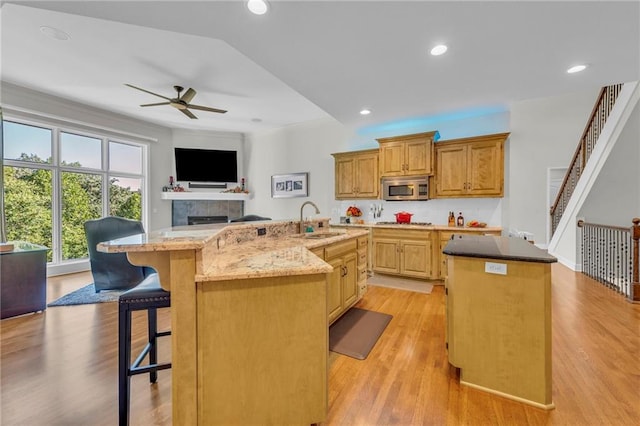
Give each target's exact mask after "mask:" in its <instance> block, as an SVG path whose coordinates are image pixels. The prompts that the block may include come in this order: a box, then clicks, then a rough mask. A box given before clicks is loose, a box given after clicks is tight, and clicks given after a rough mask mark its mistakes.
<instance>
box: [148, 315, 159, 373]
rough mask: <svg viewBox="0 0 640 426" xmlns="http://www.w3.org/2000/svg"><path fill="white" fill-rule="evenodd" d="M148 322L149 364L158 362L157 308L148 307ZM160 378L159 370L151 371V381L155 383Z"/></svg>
mask: <svg viewBox="0 0 640 426" xmlns="http://www.w3.org/2000/svg"><path fill="white" fill-rule="evenodd" d="M147 324H148V326H149V344H150V345H151V347H150V348H149V365H155V364H157V363H158V314H157V312H156V308H149V309H147ZM156 380H158V372H157V371H155V370H154V371H152V372H150V373H149V381H150V382H151V383H155V382H156Z"/></svg>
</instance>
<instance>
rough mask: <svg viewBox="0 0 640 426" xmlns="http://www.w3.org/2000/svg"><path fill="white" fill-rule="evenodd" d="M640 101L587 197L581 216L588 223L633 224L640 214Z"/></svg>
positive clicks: (627, 225) (626, 225) (625, 225)
mask: <svg viewBox="0 0 640 426" xmlns="http://www.w3.org/2000/svg"><path fill="white" fill-rule="evenodd" d="M638 135H640V103H638V104H636V106H635V108H634V110H633V113H632V114H631V116H630V117H629V120H628V121H627V124H626V126H625V128H624V129H623V130H622V133H621V134H620V137H619V138H618V141H617V142H616V144H615V145H614V147H613V149H612V150H611V153H610V154H609V157H608V158H607V160H606V162H605V164H604V166H603V168H602V169H601V170H600V174H599V175H598V179H597V180H596V181H595V183H594V184H593V187H592V188H591V191H590V192H589V195H588V196H587V198H586V200H585V202H584V205H583V206H582V209H581V210H580V214H579V216H580V217H583V218H584V219H585V220H586V221H587V222H591V223H600V224H604V225H614V226H624V227H630V226H631V219H633V218H634V217H640V193H639V191H638V187H640V185H639V183H640V167H638V165H639V164H640V141H639V139H638Z"/></svg>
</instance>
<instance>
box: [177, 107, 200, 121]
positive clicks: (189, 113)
mask: <svg viewBox="0 0 640 426" xmlns="http://www.w3.org/2000/svg"><path fill="white" fill-rule="evenodd" d="M180 111H182V113H183V114H184V115H186V116H187V117H189V118H195V119H196V120H197V119H198V117H196V116H195V115H193V114H192V113H191V111H189V110H188V109H181V110H180Z"/></svg>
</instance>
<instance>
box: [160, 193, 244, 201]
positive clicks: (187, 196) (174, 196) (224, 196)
mask: <svg viewBox="0 0 640 426" xmlns="http://www.w3.org/2000/svg"><path fill="white" fill-rule="evenodd" d="M160 198H161V199H162V200H237V201H244V200H248V199H250V198H251V194H244V193H236V192H207V191H193V192H187V191H185V192H163V193H162V194H161V196H160Z"/></svg>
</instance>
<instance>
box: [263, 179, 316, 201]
mask: <svg viewBox="0 0 640 426" xmlns="http://www.w3.org/2000/svg"><path fill="white" fill-rule="evenodd" d="M307 196H309V173H290V174H288V175H273V176H271V198H291V197H307Z"/></svg>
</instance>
